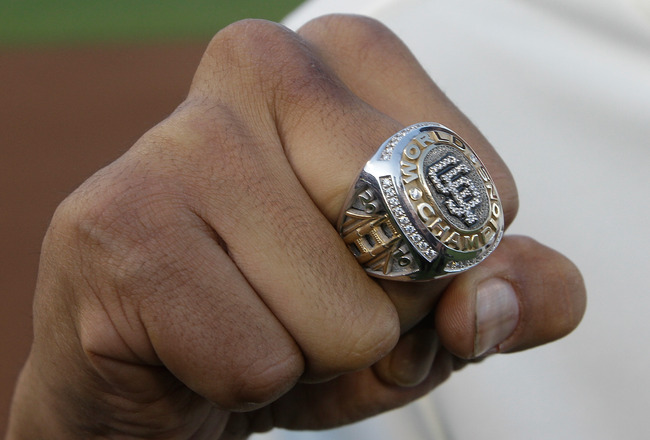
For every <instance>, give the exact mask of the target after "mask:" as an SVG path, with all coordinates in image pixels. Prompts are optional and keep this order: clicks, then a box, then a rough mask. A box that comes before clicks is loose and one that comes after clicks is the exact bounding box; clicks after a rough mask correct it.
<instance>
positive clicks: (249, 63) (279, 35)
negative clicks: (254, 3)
mask: <svg viewBox="0 0 650 440" xmlns="http://www.w3.org/2000/svg"><path fill="white" fill-rule="evenodd" d="M202 65H203V68H199V72H200V73H199V74H198V75H197V76H199V77H201V78H203V81H198V82H196V83H195V86H197V87H195V88H199V89H201V90H203V91H205V90H208V89H210V90H211V91H212V93H214V94H217V95H218V96H219V98H220V99H224V98H226V100H228V98H229V100H230V101H232V102H233V103H239V104H240V105H241V104H245V105H247V106H250V105H251V103H250V102H248V103H241V96H242V91H243V92H244V93H247V96H248V95H250V97H251V99H253V100H257V101H256V102H259V100H260V99H261V100H263V101H266V103H267V104H273V103H275V102H279V103H287V104H291V105H296V104H298V105H303V106H304V105H307V104H310V105H311V103H315V102H318V101H319V100H322V99H324V97H325V96H327V95H328V94H329V95H331V94H339V96H340V93H341V92H343V90H344V87H343V86H342V83H341V82H340V81H339V80H338V79H337V78H336V76H335V75H334V74H333V73H332V72H331V71H330V70H329V69H328V68H327V66H326V65H325V64H324V63H323V62H322V60H321V59H320V57H319V56H318V55H317V54H316V53H315V52H314V50H312V48H311V47H310V46H309V44H308V43H307V42H306V41H304V40H303V39H302V38H301V37H299V36H298V35H297V34H295V33H294V32H292V31H290V30H288V29H286V28H285V27H283V26H281V25H278V24H275V23H271V22H268V21H263V20H253V19H251V20H243V21H240V22H237V23H234V24H232V25H230V26H228V27H226V28H224V29H223V30H222V31H220V32H219V33H218V34H217V35H216V36H215V37H214V38H213V39H212V41H211V43H210V44H209V46H208V49H207V50H206V57H205V58H204V62H203V63H202ZM210 66H211V67H210ZM217 78H219V79H221V80H222V81H216V79H217ZM216 83H221V84H223V85H224V87H220V88H218V89H217V88H215V87H214V86H213V85H214V84H216ZM201 84H202V85H203V87H201ZM324 92H326V93H324ZM232 93H237V95H236V96H235V95H229V94H232Z"/></svg>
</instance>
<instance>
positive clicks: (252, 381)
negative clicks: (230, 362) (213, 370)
mask: <svg viewBox="0 0 650 440" xmlns="http://www.w3.org/2000/svg"><path fill="white" fill-rule="evenodd" d="M303 368H304V361H303V359H302V356H301V355H300V353H299V352H298V351H297V350H295V349H293V348H290V349H285V350H282V349H278V350H276V351H275V352H274V354H273V355H272V356H267V357H264V358H259V359H256V360H255V361H253V362H249V363H247V364H246V366H245V367H244V368H242V369H241V372H240V373H239V374H234V375H233V377H232V379H231V380H230V381H229V385H230V388H231V390H232V391H231V392H230V393H229V396H230V398H229V399H228V400H229V401H226V402H223V404H224V406H226V407H228V408H231V409H242V408H246V409H251V408H252V407H259V406H262V405H265V404H268V403H269V402H272V401H274V400H276V399H278V398H279V397H280V396H281V395H282V394H284V393H285V392H287V391H288V390H289V389H290V388H291V387H292V386H293V385H295V383H296V382H297V381H298V379H299V378H300V376H301V375H302V373H303ZM219 400H221V399H219ZM218 403H221V402H218Z"/></svg>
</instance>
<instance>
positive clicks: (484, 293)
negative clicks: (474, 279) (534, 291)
mask: <svg viewBox="0 0 650 440" xmlns="http://www.w3.org/2000/svg"><path fill="white" fill-rule="evenodd" d="M518 321H519V301H518V300H517V294H516V293H515V290H514V289H513V288H512V285H511V284H510V283H509V282H507V281H505V280H502V279H499V278H493V279H490V280H488V281H484V282H482V283H481V284H479V286H478V289H477V292H476V336H475V337H474V357H479V356H482V355H485V354H487V353H488V352H491V351H493V350H494V351H496V350H497V347H498V345H499V344H501V343H502V342H503V341H504V340H505V339H506V338H507V337H508V336H510V335H511V334H512V332H513V331H514V330H515V327H517V322H518Z"/></svg>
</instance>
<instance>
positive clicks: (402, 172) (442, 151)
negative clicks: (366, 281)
mask: <svg viewBox="0 0 650 440" xmlns="http://www.w3.org/2000/svg"><path fill="white" fill-rule="evenodd" d="M502 211H503V209H502V207H501V201H500V199H499V196H498V193H497V190H496V187H495V185H494V182H493V181H492V178H491V177H490V175H489V173H488V172H487V170H486V169H485V166H484V165H483V163H482V162H481V161H480V159H479V158H478V157H477V155H476V153H474V151H473V150H472V149H471V148H470V146H469V145H467V143H466V142H465V141H463V140H462V139H461V137H460V136H458V135H457V134H456V133H454V132H453V131H452V130H450V129H449V128H447V127H445V126H443V125H440V124H436V123H421V124H416V125H412V126H410V127H407V128H405V129H404V130H402V131H400V132H399V133H397V134H395V135H394V136H392V137H391V138H390V139H388V140H387V141H386V142H384V143H383V144H382V146H381V147H380V148H379V150H378V151H377V153H376V154H375V155H374V156H373V157H372V158H371V159H370V160H369V161H368V163H366V166H365V167H364V169H363V170H362V172H361V174H360V175H359V178H358V179H357V182H356V183H355V185H354V186H353V188H352V190H351V191H350V194H349V196H348V199H347V202H346V204H345V207H344V209H343V212H342V213H341V216H340V219H339V225H338V229H339V233H340V234H341V236H342V237H343V240H344V241H345V242H346V244H347V245H348V247H349V249H350V250H351V251H352V253H353V254H354V255H355V256H356V258H357V260H358V261H359V263H360V264H361V265H362V266H363V267H364V268H365V269H366V271H367V272H368V273H369V274H371V275H373V276H377V277H382V278H390V279H400V280H429V279H434V278H439V277H442V276H445V275H449V274H453V273H458V272H461V271H463V270H466V269H469V268H471V267H473V266H475V265H477V264H478V263H480V262H481V261H482V260H484V259H485V258H486V257H487V256H488V255H489V254H490V253H491V252H492V251H493V250H494V248H495V247H496V246H497V244H498V243H499V241H500V240H501V237H502V235H503V229H504V220H503V215H502Z"/></svg>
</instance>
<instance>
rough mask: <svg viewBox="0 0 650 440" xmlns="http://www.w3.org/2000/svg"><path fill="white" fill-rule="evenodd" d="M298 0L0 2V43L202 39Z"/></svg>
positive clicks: (275, 14) (270, 15)
mask: <svg viewBox="0 0 650 440" xmlns="http://www.w3.org/2000/svg"><path fill="white" fill-rule="evenodd" d="M301 2H302V0H146V1H145V0H50V1H45V0H0V45H2V46H25V45H30V46H31V45H39V46H42V45H61V44H66V45H69V44H78V43H83V44H86V43H102V42H103V43H106V42H108V43H112V42H135V41H161V40H162V41H171V40H179V39H180V40H189V39H198V38H207V37H209V36H211V35H213V34H214V33H216V32H217V31H218V30H219V29H221V28H222V27H224V26H226V25H228V24H229V23H232V22H233V21H236V20H239V19H242V18H247V17H252V18H265V19H269V20H274V21H277V20H280V19H282V17H284V15H286V14H287V13H288V12H289V11H291V10H292V9H293V8H295V7H296V6H297V5H298V4H300V3H301Z"/></svg>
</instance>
